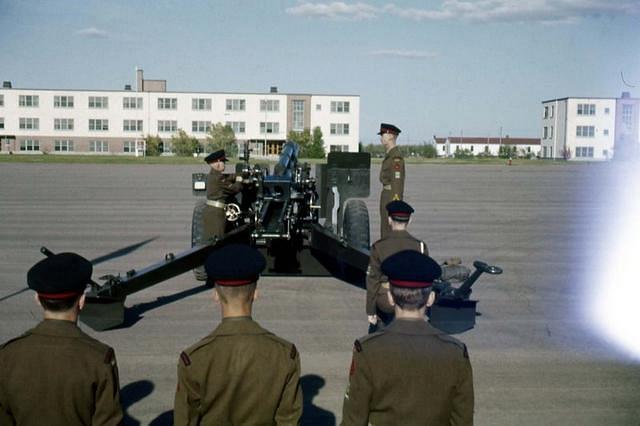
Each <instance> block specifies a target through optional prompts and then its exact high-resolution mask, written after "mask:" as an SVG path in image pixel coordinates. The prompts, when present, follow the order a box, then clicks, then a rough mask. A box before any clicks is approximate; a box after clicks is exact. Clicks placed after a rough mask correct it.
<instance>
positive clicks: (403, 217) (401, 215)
mask: <svg viewBox="0 0 640 426" xmlns="http://www.w3.org/2000/svg"><path fill="white" fill-rule="evenodd" d="M386 208H387V212H388V213H389V216H391V218H392V219H393V220H396V221H398V222H408V221H409V219H410V218H411V213H413V212H414V210H413V207H411V206H410V205H409V204H407V203H405V202H404V201H402V200H396V201H392V202H390V203H389V204H387V206H386Z"/></svg>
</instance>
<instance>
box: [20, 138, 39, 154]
mask: <svg viewBox="0 0 640 426" xmlns="http://www.w3.org/2000/svg"><path fill="white" fill-rule="evenodd" d="M20 151H40V142H39V141H37V140H33V139H26V140H23V141H20Z"/></svg>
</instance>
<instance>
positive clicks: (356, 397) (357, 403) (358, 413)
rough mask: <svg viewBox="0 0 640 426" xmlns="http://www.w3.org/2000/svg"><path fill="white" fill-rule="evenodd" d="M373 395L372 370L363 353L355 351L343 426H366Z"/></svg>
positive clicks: (346, 394) (343, 411) (343, 408)
mask: <svg viewBox="0 0 640 426" xmlns="http://www.w3.org/2000/svg"><path fill="white" fill-rule="evenodd" d="M372 393H373V384H372V382H371V374H370V369H369V367H368V365H367V363H366V359H365V357H364V356H363V355H362V352H358V351H357V350H355V349H354V351H353V359H352V360H351V369H350V371H349V387H348V388H347V391H346V392H345V394H344V403H343V405H342V423H341V425H343V426H350V425H366V424H367V423H368V421H369V404H370V401H371V395H372Z"/></svg>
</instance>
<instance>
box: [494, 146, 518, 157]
mask: <svg viewBox="0 0 640 426" xmlns="http://www.w3.org/2000/svg"><path fill="white" fill-rule="evenodd" d="M498 157H500V158H515V157H516V147H515V146H509V145H500V149H499V150H498Z"/></svg>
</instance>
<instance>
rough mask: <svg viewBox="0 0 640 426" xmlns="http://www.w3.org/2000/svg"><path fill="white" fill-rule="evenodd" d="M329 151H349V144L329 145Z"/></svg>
mask: <svg viewBox="0 0 640 426" xmlns="http://www.w3.org/2000/svg"><path fill="white" fill-rule="evenodd" d="M329 152H349V145H329Z"/></svg>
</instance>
